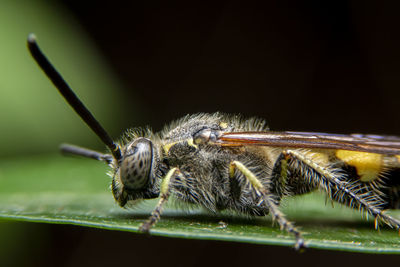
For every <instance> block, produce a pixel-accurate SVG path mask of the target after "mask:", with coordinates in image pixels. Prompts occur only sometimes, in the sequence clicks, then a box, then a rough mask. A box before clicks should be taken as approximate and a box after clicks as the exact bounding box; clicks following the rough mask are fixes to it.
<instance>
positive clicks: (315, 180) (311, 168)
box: [282, 150, 400, 229]
mask: <svg viewBox="0 0 400 267" xmlns="http://www.w3.org/2000/svg"><path fill="white" fill-rule="evenodd" d="M282 154H283V155H284V157H285V158H286V159H287V160H288V162H290V164H288V166H289V170H290V171H291V172H292V173H297V174H298V175H299V176H300V177H303V178H304V179H305V182H307V183H309V184H312V185H316V186H318V187H319V188H321V189H322V190H324V191H325V192H326V193H327V194H328V195H329V197H330V198H331V199H334V200H336V201H338V202H341V203H345V200H346V199H347V200H348V202H349V204H350V205H351V206H352V207H357V208H358V209H360V210H366V211H367V212H368V213H369V214H371V215H372V216H374V217H375V227H376V228H377V227H378V221H379V220H381V221H383V222H384V223H386V224H388V225H389V226H391V227H394V228H396V229H399V228H400V221H399V220H397V219H395V218H393V217H391V216H389V215H387V214H385V213H384V211H383V210H382V209H381V208H379V205H377V204H376V202H375V201H376V199H374V196H373V195H372V196H371V195H370V194H368V193H364V194H362V193H358V192H357V190H355V189H354V183H349V182H347V181H345V180H343V179H341V177H342V175H343V174H341V173H337V172H335V171H334V170H333V169H332V168H329V167H326V166H321V165H320V164H319V163H318V162H315V161H313V160H312V159H310V158H309V157H307V155H306V154H304V153H301V152H298V151H294V150H288V151H285V152H282Z"/></svg>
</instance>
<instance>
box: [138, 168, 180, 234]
mask: <svg viewBox="0 0 400 267" xmlns="http://www.w3.org/2000/svg"><path fill="white" fill-rule="evenodd" d="M179 173H180V171H179V169H178V168H172V169H170V170H169V171H168V173H167V175H166V176H165V177H164V179H163V180H162V181H161V188H160V200H159V201H158V203H157V206H156V208H155V209H154V210H153V212H152V213H151V216H150V218H149V219H148V220H147V221H146V222H144V223H143V224H142V225H141V226H140V227H139V231H141V232H145V233H147V232H149V231H150V228H151V227H153V226H154V225H155V224H156V223H157V221H158V220H159V219H160V216H161V212H162V208H163V206H164V204H165V203H166V202H167V201H168V197H169V194H170V184H171V182H172V180H173V179H174V178H175V176H176V175H178V174H179Z"/></svg>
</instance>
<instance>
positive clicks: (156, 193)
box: [28, 34, 400, 249]
mask: <svg viewBox="0 0 400 267" xmlns="http://www.w3.org/2000/svg"><path fill="white" fill-rule="evenodd" d="M28 48H29V51H30V53H31V55H32V56H33V58H34V59H35V60H36V62H37V63H38V65H39V66H40V68H41V69H42V70H43V71H44V72H45V74H46V75H47V76H48V78H49V79H50V80H51V81H52V82H53V84H54V85H55V87H56V88H57V89H58V91H59V92H60V93H61V94H62V95H63V97H64V98H65V99H66V101H67V102H68V103H69V105H70V106H71V107H72V108H73V109H74V110H75V111H76V113H77V114H78V115H79V116H80V117H81V118H82V119H83V121H84V122H85V123H86V124H87V125H88V126H89V127H90V128H91V129H92V131H93V132H94V133H96V135H97V136H98V137H99V138H100V139H101V140H102V142H103V143H104V144H105V145H106V146H107V148H108V151H109V152H108V153H100V152H97V151H93V150H90V149H86V148H81V147H77V146H73V145H62V146H61V150H62V152H64V153H68V154H74V155H79V156H83V157H88V158H93V159H96V160H99V161H103V162H105V163H106V164H108V165H109V166H110V167H111V172H110V174H111V177H112V183H111V191H112V194H113V196H114V198H115V200H116V202H117V203H118V204H119V205H120V206H121V207H131V206H133V205H135V204H137V203H138V202H140V201H142V200H146V199H154V198H159V200H158V203H157V205H156V207H155V208H154V210H153V212H152V213H151V215H150V217H149V219H148V220H147V221H145V222H144V223H143V224H142V225H141V226H140V231H142V232H149V231H150V229H151V228H152V227H153V226H154V225H155V224H156V223H157V221H158V220H159V219H160V216H161V214H162V208H163V206H164V205H165V203H166V202H167V201H168V200H169V199H171V198H172V199H175V200H176V201H179V202H182V203H188V204H194V205H198V206H201V207H204V208H205V209H206V210H208V211H210V212H213V213H217V212H219V211H222V210H231V211H235V212H238V213H241V214H246V215H250V216H266V215H268V214H270V215H271V216H272V218H273V220H275V221H277V222H278V224H279V226H280V227H281V229H283V230H286V231H287V232H289V233H290V234H292V235H293V236H294V239H295V248H296V249H302V248H304V247H306V244H305V241H304V239H303V237H302V234H301V232H300V231H299V230H298V229H297V228H296V227H295V226H294V224H293V223H292V222H290V221H289V220H288V219H287V218H286V217H285V215H284V214H283V213H282V211H281V210H280V208H279V203H280V201H281V200H282V199H283V198H285V197H290V196H293V195H301V194H305V193H308V192H311V191H314V190H319V191H322V192H324V193H325V194H326V195H327V197H328V198H329V199H331V200H333V201H336V202H339V203H341V204H344V205H347V206H349V207H351V208H354V209H358V210H360V211H361V212H365V213H367V214H369V215H372V216H373V217H374V218H375V227H378V225H379V223H384V224H387V225H388V226H390V227H392V228H395V229H399V228H400V221H399V220H398V219H396V218H394V217H392V216H390V215H388V214H386V213H385V210H387V209H399V208H400V179H399V175H400V137H395V136H377V135H362V134H350V135H344V134H327V133H312V132H274V131H270V130H269V128H268V127H267V124H266V122H265V120H263V119H259V118H249V119H244V118H242V117H241V116H239V115H228V114H223V113H214V114H203V113H202V114H196V115H187V116H185V117H183V118H182V119H180V120H177V121H175V122H173V123H171V124H170V125H168V126H166V127H165V128H164V129H163V130H162V131H161V132H158V133H154V132H152V131H151V130H149V129H139V128H135V129H131V130H128V131H126V133H125V134H124V135H123V137H122V138H121V140H120V141H113V140H112V139H111V137H110V136H109V134H108V133H107V132H106V131H105V130H104V128H103V127H102V126H101V125H100V123H99V122H98V121H97V120H96V119H95V118H94V117H93V115H92V114H91V113H90V111H89V110H88V109H87V108H86V107H85V106H84V104H83V103H82V102H81V101H80V100H79V98H78V97H77V96H76V95H75V93H74V92H73V91H72V89H71V88H70V87H69V86H68V84H67V83H66V82H65V81H64V79H63V78H62V76H61V75H60V74H59V73H58V72H57V70H56V69H55V68H54V67H53V65H52V64H51V63H50V62H49V61H48V60H47V58H46V57H45V55H44V54H43V53H42V52H41V50H40V48H39V46H38V45H37V42H36V37H35V36H34V35H33V34H31V35H29V37H28Z"/></svg>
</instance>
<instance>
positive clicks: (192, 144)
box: [162, 138, 198, 155]
mask: <svg viewBox="0 0 400 267" xmlns="http://www.w3.org/2000/svg"><path fill="white" fill-rule="evenodd" d="M180 142H185V140H184V141H176V142H172V143H168V144H165V145H163V147H162V148H163V150H164V153H165V155H168V152H169V150H170V149H171V147H173V146H174V145H176V144H178V143H180ZM186 142H187V144H188V145H189V146H192V147H194V148H196V149H197V148H198V146H197V145H196V144H195V143H194V142H193V138H189V139H187V140H186Z"/></svg>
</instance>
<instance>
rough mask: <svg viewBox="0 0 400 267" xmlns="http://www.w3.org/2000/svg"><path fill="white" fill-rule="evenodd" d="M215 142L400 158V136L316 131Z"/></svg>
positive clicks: (231, 136)
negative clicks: (333, 150)
mask: <svg viewBox="0 0 400 267" xmlns="http://www.w3.org/2000/svg"><path fill="white" fill-rule="evenodd" d="M216 143H218V144H221V145H223V146H248V145H255V146H271V147H290V148H318V149H342V150H350V151H360V152H370V153H378V154H386V155H400V137H397V136H380V135H368V134H350V135H345V134H328V133H313V132H289V131H288V132H272V131H271V132H226V133H222V134H221V135H220V136H219V137H218V138H217V141H216Z"/></svg>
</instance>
